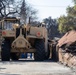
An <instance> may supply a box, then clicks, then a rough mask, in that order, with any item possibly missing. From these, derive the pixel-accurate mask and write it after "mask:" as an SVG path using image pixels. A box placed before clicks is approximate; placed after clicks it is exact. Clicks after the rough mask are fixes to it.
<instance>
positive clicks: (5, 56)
mask: <svg viewBox="0 0 76 75" xmlns="http://www.w3.org/2000/svg"><path fill="white" fill-rule="evenodd" d="M1 60H2V61H10V43H9V41H7V40H4V41H3V42H2V45H1Z"/></svg>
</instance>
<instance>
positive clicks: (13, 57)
mask: <svg viewBox="0 0 76 75" xmlns="http://www.w3.org/2000/svg"><path fill="white" fill-rule="evenodd" d="M19 57H20V54H19V55H17V53H11V59H12V60H14V61H17V60H18V59H19Z"/></svg>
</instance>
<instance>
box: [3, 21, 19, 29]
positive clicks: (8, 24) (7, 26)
mask: <svg viewBox="0 0 76 75" xmlns="http://www.w3.org/2000/svg"><path fill="white" fill-rule="evenodd" d="M14 24H19V23H18V22H17V21H4V29H6V30H11V29H13V25H14Z"/></svg>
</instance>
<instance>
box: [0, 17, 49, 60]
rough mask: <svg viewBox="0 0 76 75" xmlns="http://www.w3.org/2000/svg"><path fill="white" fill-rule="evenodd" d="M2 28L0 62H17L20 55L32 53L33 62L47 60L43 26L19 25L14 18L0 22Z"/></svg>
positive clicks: (47, 45) (46, 44)
mask: <svg viewBox="0 0 76 75" xmlns="http://www.w3.org/2000/svg"><path fill="white" fill-rule="evenodd" d="M0 25H1V27H2V38H3V40H2V44H1V60H2V61H10V59H12V60H18V59H19V58H20V55H21V53H34V60H36V61H43V60H45V59H48V58H49V55H50V53H49V48H48V47H49V44H48V34H47V29H46V28H45V27H44V25H40V26H31V25H30V24H29V23H28V24H21V23H20V19H19V18H16V17H6V18H3V19H2V21H0Z"/></svg>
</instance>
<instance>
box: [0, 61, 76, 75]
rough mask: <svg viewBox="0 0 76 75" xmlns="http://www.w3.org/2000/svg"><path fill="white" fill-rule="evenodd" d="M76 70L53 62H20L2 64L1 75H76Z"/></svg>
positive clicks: (0, 64) (0, 66) (0, 63)
mask: <svg viewBox="0 0 76 75" xmlns="http://www.w3.org/2000/svg"><path fill="white" fill-rule="evenodd" d="M75 71H76V69H71V68H69V67H65V66H63V65H61V64H59V63H56V62H52V61H43V62H35V61H33V60H20V61H15V62H14V61H10V62H0V75H76V72H75Z"/></svg>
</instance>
